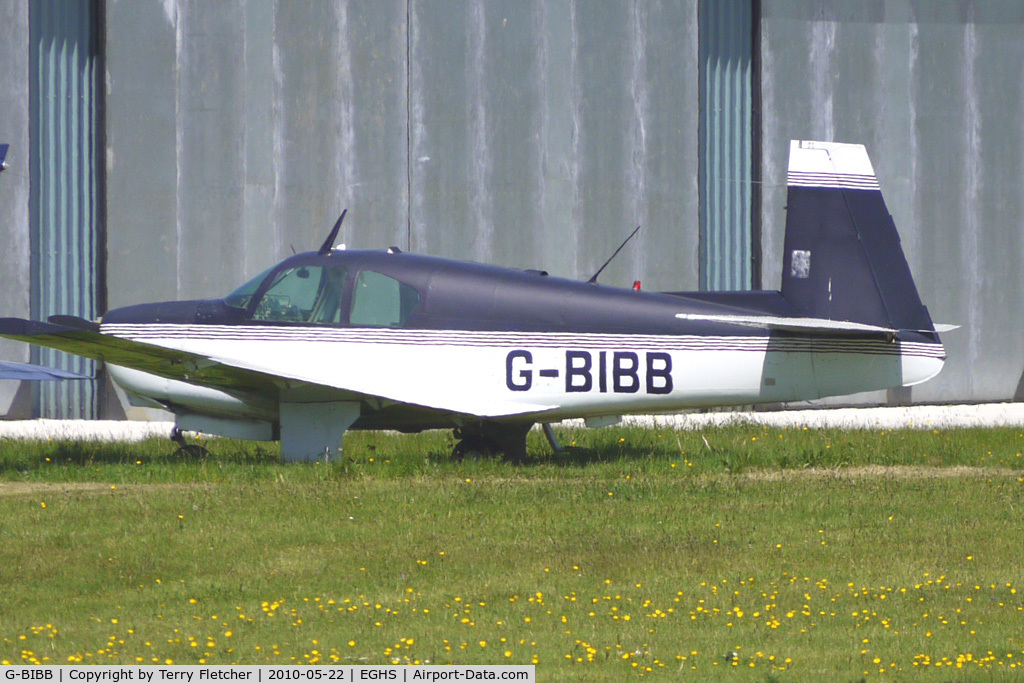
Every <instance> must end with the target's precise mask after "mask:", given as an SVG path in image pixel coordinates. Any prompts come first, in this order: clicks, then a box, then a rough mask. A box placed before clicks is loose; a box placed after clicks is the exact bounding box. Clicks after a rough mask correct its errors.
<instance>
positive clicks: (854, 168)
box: [782, 140, 934, 331]
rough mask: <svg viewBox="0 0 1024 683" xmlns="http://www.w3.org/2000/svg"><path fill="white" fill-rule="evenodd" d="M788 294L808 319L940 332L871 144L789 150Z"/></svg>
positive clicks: (800, 144)
mask: <svg viewBox="0 0 1024 683" xmlns="http://www.w3.org/2000/svg"><path fill="white" fill-rule="evenodd" d="M788 185H789V191H788V196H787V212H786V238H785V254H784V257H783V263H782V268H783V270H782V295H783V297H785V298H786V300H787V301H789V303H790V304H792V305H793V307H794V308H795V309H796V312H797V313H798V315H800V316H803V317H808V318H824V319H828V320H837V321H849V322H856V323H864V324H868V325H877V326H879V327H888V328H894V329H905V330H922V331H933V330H934V327H933V326H932V321H931V318H930V316H929V315H928V310H927V309H926V308H925V307H924V305H923V304H922V303H921V299H920V297H919V296H918V294H917V287H915V286H914V280H913V278H912V277H911V275H910V268H909V266H908V265H907V260H906V258H905V257H904V255H903V249H902V247H901V246H900V238H899V235H898V234H897V233H896V226H895V225H894V224H893V220H892V216H890V215H889V211H888V210H887V209H886V207H885V201H884V200H883V199H882V192H881V189H880V188H879V185H878V179H877V178H876V177H875V171H874V169H873V168H872V166H871V160H870V159H869V158H868V154H867V150H865V148H864V146H863V145H850V144H842V143H836V142H809V141H801V140H794V141H792V142H791V143H790V148H789V175H788Z"/></svg>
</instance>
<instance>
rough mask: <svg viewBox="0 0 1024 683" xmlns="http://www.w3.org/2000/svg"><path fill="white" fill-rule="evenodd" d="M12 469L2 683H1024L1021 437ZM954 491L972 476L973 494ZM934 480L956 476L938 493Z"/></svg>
mask: <svg viewBox="0 0 1024 683" xmlns="http://www.w3.org/2000/svg"><path fill="white" fill-rule="evenodd" d="M354 436H356V437H357V438H355V439H351V440H350V441H349V442H348V444H347V452H346V457H345V459H344V460H343V461H342V462H339V463H334V464H330V465H312V466H309V465H283V464H280V463H279V462H277V454H276V452H275V451H274V450H272V449H267V448H266V447H265V446H263V445H258V444H249V443H242V442H230V441H220V440H218V441H211V442H209V443H208V444H207V445H208V447H210V448H211V455H210V457H208V458H205V459H192V460H188V459H185V460H182V459H176V458H175V456H174V455H173V451H174V447H173V445H170V444H166V443H163V442H152V443H144V444H137V445H125V444H122V445H114V446H111V445H91V444H77V445H76V444H59V443H16V444H11V443H8V442H5V443H3V444H0V449H2V452H0V482H2V483H0V586H3V597H2V599H0V660H5V661H9V662H12V663H23V662H32V661H48V662H51V663H67V662H72V661H83V662H98V663H135V662H144V663H166V662H168V661H173V662H178V663H197V662H200V661H204V662H207V663H228V662H246V663H263V662H267V663H292V662H300V663H305V662H319V663H329V662H332V661H337V662H343V663H390V662H399V663H401V662H417V661H418V662H427V661H429V662H431V663H447V662H457V663H527V664H528V663H531V662H536V664H537V670H538V677H539V678H542V680H578V679H587V680H602V679H603V680H621V679H622V678H624V677H632V676H634V675H646V676H657V677H666V678H668V677H692V678H693V679H694V680H704V679H708V678H717V679H723V680H725V679H728V680H733V679H737V680H739V679H743V680H749V679H751V678H753V679H755V680H768V679H773V678H774V679H777V680H787V681H788V680H823V679H827V680H837V679H838V680H859V679H860V678H861V677H866V678H869V679H879V680H882V679H889V678H892V677H897V678H910V677H913V678H922V677H926V678H931V679H933V680H953V679H955V680H960V679H964V678H968V679H969V678H975V677H984V678H985V679H986V680H988V679H989V678H995V679H999V678H1002V677H1006V678H1007V679H1009V678H1010V677H1012V676H1013V675H1014V674H1019V673H1020V667H1021V663H1022V662H1024V643H1022V641H1021V633H1022V632H1021V630H1020V624H1021V623H1022V620H1024V602H1022V596H1021V594H1020V592H1019V590H1020V585H1019V584H1020V570H1019V539H1020V538H1021V533H1022V532H1024V521H1022V520H1021V516H1020V514H1019V510H1020V505H1021V499H1022V495H1024V472H1022V470H1021V464H1020V456H1019V452H1020V450H1021V449H1022V447H1024V436H1022V435H1021V433H1020V432H1018V431H1016V430H955V431H948V432H937V433H933V432H932V431H928V430H926V431H909V430H907V431H892V432H888V431H887V432H867V431H863V432H840V431H829V430H822V431H816V430H808V431H806V432H805V431H803V430H781V431H780V430H765V429H763V428H744V427H730V428H723V429H718V430H711V431H705V432H703V433H693V434H690V433H678V434H677V433H675V432H671V431H658V430H642V429H618V430H616V429H612V430H598V431H594V432H583V431H579V432H572V431H566V432H563V433H562V434H561V438H562V439H563V442H564V443H566V444H569V443H571V442H572V441H574V440H575V441H576V442H577V443H576V445H577V446H585V447H587V448H588V449H589V450H585V451H576V452H571V453H566V454H559V455H551V454H546V452H545V447H544V443H543V441H542V437H539V435H538V437H537V439H536V440H535V439H534V437H533V436H531V456H532V457H531V461H530V462H529V463H528V464H527V465H525V466H512V465H509V464H506V463H503V462H500V461H494V460H479V461H475V460H467V461H463V462H461V463H453V462H451V461H450V460H449V459H448V457H447V451H448V449H449V448H450V445H451V440H450V438H449V437H448V435H446V434H439V433H431V434H424V435H418V436H414V437H405V436H382V435H354ZM954 467H958V468H963V469H959V470H958V469H954ZM935 475H939V476H935Z"/></svg>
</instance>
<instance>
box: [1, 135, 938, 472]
mask: <svg viewBox="0 0 1024 683" xmlns="http://www.w3.org/2000/svg"><path fill="white" fill-rule="evenodd" d="M343 218H344V213H343V214H342V217H341V218H339V219H338V223H337V224H335V226H334V229H333V230H332V231H331V233H330V236H329V237H328V238H327V240H326V241H325V242H324V244H323V246H322V247H321V248H320V249H319V250H318V251H316V252H308V253H303V254H298V255H295V256H292V257H290V258H288V259H285V260H284V261H282V262H281V263H279V264H277V265H275V266H273V267H272V268H270V269H269V270H267V271H266V272H264V273H262V274H260V275H258V276H257V277H256V278H254V279H252V280H251V281H249V282H247V283H246V284H244V285H242V286H241V287H239V288H238V289H237V290H235V291H234V292H232V293H231V294H229V295H227V296H226V297H224V298H220V299H206V300H197V301H179V302H165V303H154V304H143V305H137V306H129V307H126V308H120V309H116V310H112V311H109V312H107V313H106V314H105V315H104V316H103V317H102V319H101V320H100V321H96V322H94V321H88V320H82V319H79V318H71V317H67V316H57V317H54V318H51V319H50V321H49V322H33V321H29V320H21V319H15V318H7V319H2V320H0V335H3V336H5V337H8V338H12V339H20V340H23V341H26V342H29V343H32V344H38V345H41V346H48V347H52V348H57V349H61V350H63V351H67V352H70V353H74V354H79V355H82V356H86V357H88V358H93V359H96V360H100V361H103V362H105V363H106V365H107V368H108V370H109V372H110V375H111V377H112V378H113V379H114V380H115V381H116V382H117V383H118V384H119V385H120V386H121V387H122V388H124V390H125V391H126V392H128V393H129V394H131V395H132V396H134V397H136V398H137V399H140V400H142V401H144V402H145V403H147V404H149V405H153V406H159V407H162V408H164V409H166V410H169V411H171V412H172V413H174V415H175V418H176V425H177V427H176V429H181V430H190V431H200V432H205V433H211V434H220V435H226V436H233V437H239V438H246V439H262V440H278V439H279V440H280V442H281V452H282V455H283V457H284V458H285V459H286V460H314V459H318V458H323V457H325V456H328V455H330V454H331V453H332V452H334V453H336V452H339V451H340V449H341V444H342V437H343V435H344V433H345V431H346V430H348V429H393V430H400V431H419V430H424V429H437V428H448V429H454V430H455V435H456V437H457V438H458V439H459V441H458V443H457V445H456V449H455V450H456V453H457V454H458V453H462V452H466V451H492V452H500V453H503V454H505V455H506V456H507V457H509V458H511V459H513V460H518V459H521V458H522V457H524V455H525V453H526V434H527V432H528V431H529V429H530V428H531V426H532V425H534V424H536V423H542V424H545V425H547V424H550V423H552V422H557V421H560V420H562V419H565V418H584V419H585V420H586V421H587V423H588V424H590V425H593V426H596V425H602V424H611V423H612V422H614V421H615V420H616V419H617V418H618V417H619V416H621V415H623V414H628V413H657V412H670V411H678V410H682V409H688V408H696V407H708V406H728V405H748V404H757V403H776V402H784V401H797V400H808V399H816V398H820V397H823V396H835V395H843V394H852V393H856V392H862V391H869V390H878V389H888V388H893V387H901V386H910V385H913V384H917V383H919V382H923V381H925V380H927V379H929V378H931V377H934V376H935V375H936V374H937V373H938V372H939V370H940V369H941V368H942V365H943V362H944V360H945V357H946V352H945V349H944V348H943V345H942V343H941V341H940V340H939V335H938V331H943V330H942V329H940V330H937V329H936V326H935V325H933V323H932V320H931V317H930V316H929V313H928V310H927V309H926V308H925V306H924V305H923V304H922V303H921V300H920V298H919V296H918V293H917V289H916V287H915V286H914V281H913V279H912V277H911V274H910V269H909V267H908V265H907V261H906V259H905V257H904V255H903V251H902V249H901V247H900V240H899V236H898V235H897V232H896V228H895V225H894V224H893V221H892V217H891V216H890V215H889V212H888V211H887V209H886V206H885V202H884V201H883V199H882V193H881V191H880V188H879V185H878V180H877V179H876V177H875V173H874V170H873V169H872V166H871V162H870V160H869V159H868V155H867V152H866V151H865V149H864V147H863V146H861V145H851V144H839V143H833V142H808V141H794V142H792V143H791V146H790V159H789V174H788V211H787V217H786V235H785V255H784V258H783V273H782V286H781V290H780V291H749V292H645V291H636V290H633V289H620V288H615V287H607V286H603V285H599V284H596V282H595V281H594V279H592V280H591V281H590V282H582V281H575V280H569V279H562V278H557V277H550V276H548V275H547V273H544V272H539V271H522V270H515V269H511V268H502V267H497V266H491V265H482V264H478V263H469V262H464V261H456V260H451V259H445V258H436V257H432V256H424V255H418V254H407V253H402V252H400V251H399V250H398V249H395V248H391V249H387V250H381V251H368V250H367V251H363V250H344V249H336V248H334V241H335V239H336V237H337V233H338V229H339V228H340V226H341V221H342V219H343ZM545 431H546V432H547V433H549V434H550V429H546V430H545ZM552 445H555V443H554V442H553V443H552Z"/></svg>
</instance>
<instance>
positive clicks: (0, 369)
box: [0, 143, 88, 381]
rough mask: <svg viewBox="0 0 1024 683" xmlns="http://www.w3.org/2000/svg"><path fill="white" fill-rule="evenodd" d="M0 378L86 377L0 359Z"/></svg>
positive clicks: (2, 148) (0, 163) (1, 152)
mask: <svg viewBox="0 0 1024 683" xmlns="http://www.w3.org/2000/svg"><path fill="white" fill-rule="evenodd" d="M9 148H10V145H9V144H6V143H4V144H0V173H3V172H4V171H6V170H7V150H8V149H9ZM0 379H14V380H23V381H47V380H62V379H88V378H87V377H86V376H85V375H79V374H77V373H74V372H68V371H67V370H57V369H55V368H48V367H46V366H45V365H36V364H34V363H17V362H15V361H0Z"/></svg>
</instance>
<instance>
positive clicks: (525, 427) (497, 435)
mask: <svg viewBox="0 0 1024 683" xmlns="http://www.w3.org/2000/svg"><path fill="white" fill-rule="evenodd" d="M532 426H533V425H532V424H504V423H500V422H477V423H474V424H467V425H463V426H461V427H456V428H455V429H454V430H452V434H453V435H454V436H455V438H456V439H458V440H459V441H458V443H456V444H455V448H453V449H452V458H454V459H455V460H462V459H463V458H464V457H466V456H467V455H469V456H472V455H478V456H488V455H501V456H503V457H504V458H505V459H506V460H508V461H510V462H516V463H521V462H523V461H524V460H526V435H527V434H528V433H529V432H530V428H531V427H532Z"/></svg>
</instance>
